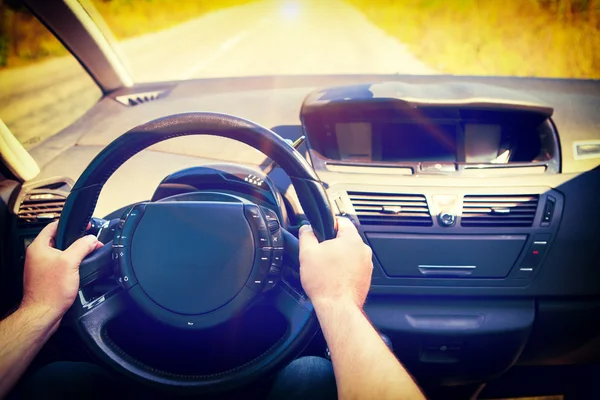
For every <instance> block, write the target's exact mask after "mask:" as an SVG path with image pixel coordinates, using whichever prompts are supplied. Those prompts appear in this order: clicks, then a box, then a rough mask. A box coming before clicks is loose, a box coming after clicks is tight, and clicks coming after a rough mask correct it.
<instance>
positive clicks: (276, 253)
mask: <svg viewBox="0 0 600 400" xmlns="http://www.w3.org/2000/svg"><path fill="white" fill-rule="evenodd" d="M282 263H283V250H282V249H274V250H273V254H272V256H271V267H270V268H269V274H271V275H280V274H281V268H282Z"/></svg>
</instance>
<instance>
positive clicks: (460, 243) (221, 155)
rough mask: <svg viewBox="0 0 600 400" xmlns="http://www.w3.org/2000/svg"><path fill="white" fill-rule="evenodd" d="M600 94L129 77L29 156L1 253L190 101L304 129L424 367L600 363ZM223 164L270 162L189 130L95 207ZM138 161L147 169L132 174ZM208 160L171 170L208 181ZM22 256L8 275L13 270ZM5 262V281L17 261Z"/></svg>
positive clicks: (502, 83)
mask: <svg viewBox="0 0 600 400" xmlns="http://www.w3.org/2000/svg"><path fill="white" fill-rule="evenodd" d="M158 89H160V90H165V91H166V93H168V94H166V95H165V96H164V97H163V98H161V99H160V100H157V101H156V102H150V103H148V104H144V105H141V106H137V107H132V108H128V107H126V106H123V105H122V104H120V103H118V102H117V101H115V100H114V97H115V96H120V95H126V94H128V93H129V92H132V91H135V90H140V91H148V90H158ZM199 93H201V95H200V94H199ZM525 93H526V94H525ZM598 93H600V85H599V84H596V83H585V84H584V83H583V82H562V81H558V80H548V81H545V80H534V79H514V78H513V79H508V78H506V79H504V78H488V79H483V78H481V79H480V78H468V77H463V78H458V77H426V78H425V77H373V76H365V77H304V78H298V77H295V78H292V77H278V78H277V79H267V78H252V79H251V78H248V79H240V80H239V82H238V85H237V87H236V89H235V91H234V90H233V89H232V86H231V85H230V83H228V82H225V81H220V80H210V81H195V82H183V83H172V84H167V85H164V86H162V87H158V86H157V85H155V86H153V87H150V86H147V87H146V86H143V85H142V87H140V88H130V89H123V90H120V91H117V92H116V93H114V94H111V95H109V96H106V97H105V98H104V99H103V100H101V101H100V103H99V104H98V105H97V106H96V107H95V108H94V109H93V110H92V111H91V112H90V113H89V114H88V115H86V116H85V117H83V118H82V120H81V121H80V122H78V123H77V124H75V125H73V126H71V127H69V128H67V129H66V130H65V131H64V132H62V133H59V134H58V135H57V136H56V137H54V138H52V139H51V140H50V141H49V142H48V143H47V144H42V146H38V147H36V148H34V149H33V150H32V151H31V153H32V154H33V155H34V157H35V158H36V160H37V161H38V162H39V163H40V165H41V167H42V173H41V175H40V178H39V179H38V180H36V181H35V182H31V183H28V184H25V185H23V186H20V187H16V188H15V187H13V188H12V189H11V190H13V192H12V193H14V194H13V195H12V196H10V200H7V204H8V211H9V213H10V215H12V219H11V221H12V222H10V224H12V225H11V233H10V237H11V238H12V239H11V241H10V245H9V246H8V245H5V246H6V247H7V249H8V248H10V250H7V251H6V252H5V251H4V250H3V257H8V258H10V257H13V255H14V259H16V260H18V259H19V258H20V259H21V261H22V257H23V255H24V248H25V246H26V244H27V241H29V240H31V238H32V237H34V236H35V234H36V232H38V231H39V229H40V226H41V225H42V224H41V223H40V222H39V221H38V216H37V215H35V216H34V219H32V220H31V221H30V222H32V223H30V222H27V218H26V216H27V215H26V212H27V211H28V210H27V208H31V209H32V210H29V211H35V213H37V214H52V215H53V218H55V217H57V216H58V215H59V214H60V198H59V197H56V198H52V199H50V198H46V199H44V198H36V197H33V198H32V196H34V195H47V194H53V195H57V196H66V195H68V190H69V187H70V185H72V182H73V181H74V180H76V179H77V177H78V175H79V174H80V173H81V171H82V170H83V168H84V167H85V166H86V165H87V163H88V162H89V161H90V160H91V158H92V157H93V156H94V155H95V154H97V152H98V151H99V150H100V149H101V148H102V147H104V146H105V145H106V144H108V143H109V142H110V141H111V140H113V139H114V138H116V137H117V136H118V135H119V134H121V133H123V132H125V131H126V130H127V129H128V128H129V127H131V126H134V125H137V124H138V123H141V122H144V121H146V120H149V119H152V118H156V117H160V116H163V115H166V114H172V113H177V112H184V111H189V110H190V109H196V110H210V111H218V112H226V113H230V114H235V115H240V116H242V117H245V118H248V119H251V120H254V121H256V122H258V123H261V124H264V125H266V126H268V127H270V128H272V129H273V130H274V131H275V132H277V133H279V134H280V135H281V136H283V137H285V138H287V139H291V140H295V139H297V138H298V137H300V136H302V135H306V138H307V143H306V146H305V148H302V149H301V151H302V152H303V154H305V155H306V157H307V158H308V159H309V160H310V162H311V163H312V165H313V167H314V169H315V171H316V172H317V174H318V176H319V177H320V178H321V180H322V181H323V182H324V183H325V184H326V186H327V191H328V195H329V198H330V200H331V202H332V206H333V208H334V210H335V211H336V214H337V215H339V216H345V217H348V218H350V219H352V220H353V221H354V222H355V223H356V225H357V227H358V229H359V232H360V233H361V235H362V237H363V239H364V241H365V242H366V243H368V244H369V245H370V246H371V247H372V248H373V251H374V258H373V262H374V270H373V277H372V288H371V292H370V297H369V300H368V302H367V305H366V313H367V314H368V315H369V318H370V319H371V320H372V321H373V323H374V325H375V326H376V327H377V328H378V329H379V330H380V331H382V332H383V333H385V334H387V335H388V336H389V337H390V338H391V340H392V342H393V344H394V349H395V351H396V354H397V355H398V356H399V357H400V359H401V360H402V361H403V362H404V363H405V364H406V365H407V366H408V367H409V369H410V371H411V373H413V374H415V375H416V376H418V377H421V376H424V377H427V378H428V379H432V380H437V381H439V382H442V383H444V384H461V383H468V382H476V381H478V380H487V379H491V378H493V377H495V376H498V375H500V374H501V373H502V372H504V371H506V370H507V369H508V368H510V367H511V366H513V365H515V364H521V365H549V364H577V363H582V362H590V361H591V362H597V361H598V360H600V351H599V348H598V346H596V345H595V343H596V341H597V340H598V338H600V327H599V326H598V324H597V323H596V322H595V321H597V319H598V318H600V286H599V285H598V282H600V264H599V263H600V247H599V246H597V243H598V238H599V237H600V224H599V223H598V221H600V207H599V204H598V197H597V194H598V193H600V168H599V167H598V165H599V160H600V159H599V158H598V154H596V153H594V152H595V151H596V150H594V149H597V148H600V147H598V146H600V144H598V141H599V140H598V139H599V137H600V136H599V134H598V131H597V126H598V124H600V118H599V116H598V114H597V109H598V107H600V96H599V95H598ZM265 105H269V107H265ZM44 146H46V147H44ZM66 159H68V160H69V161H70V163H68V162H66V161H64V160H66ZM215 160H219V161H223V160H226V161H229V162H239V163H242V164H244V165H247V166H250V167H251V168H254V169H257V170H258V169H260V168H261V167H264V166H265V165H268V164H269V162H268V161H269V160H265V159H264V157H263V156H261V155H260V154H256V153H255V152H251V151H249V150H247V149H243V148H241V147H239V146H237V145H235V144H232V143H220V142H211V143H210V144H207V142H203V141H202V139H194V140H191V139H190V140H188V139H186V140H182V141H181V142H179V139H177V140H174V141H173V142H172V143H165V144H164V145H163V144H161V146H160V147H158V148H156V149H153V150H151V151H148V152H144V153H143V154H141V155H140V157H139V158H136V159H132V160H131V164H127V165H125V166H124V167H123V168H124V170H125V171H124V173H123V175H122V177H120V176H115V181H113V182H109V185H107V186H106V188H105V191H103V193H102V196H101V199H100V202H99V205H98V207H97V209H96V212H97V214H96V216H99V217H104V216H106V215H107V214H108V213H109V212H110V211H113V210H116V209H118V208H120V207H122V206H125V205H127V204H129V203H134V202H136V201H140V200H144V199H149V198H151V197H152V196H153V193H154V190H155V189H156V188H157V187H158V186H159V184H160V183H161V182H162V181H163V179H164V178H165V177H166V176H169V174H173V172H174V171H176V170H183V171H185V170H188V168H189V167H194V166H198V165H201V164H209V163H214V162H215ZM223 168H225V167H223ZM140 171H143V174H144V175H143V176H144V179H131V178H130V177H131V176H136V175H135V174H138V175H137V176H140ZM196 172H198V171H196ZM196 172H194V173H181V174H173V175H171V176H170V179H174V180H175V181H177V182H175V183H177V184H181V183H184V184H188V183H189V182H195V183H194V184H193V185H191V186H192V187H198V185H200V183H199V182H200V181H201V179H200V178H199V176H198V174H197V173H196ZM57 176H61V177H66V178H67V179H66V181H67V182H64V184H59V183H57V181H56V179H55V177H57ZM61 179H62V178H61ZM179 179H181V182H180V181H178V180H179ZM268 179H269V182H270V183H269V185H271V184H272V187H273V188H276V189H277V191H278V192H279V193H281V195H282V197H281V198H280V199H278V200H277V201H278V202H281V204H284V205H285V206H284V207H283V209H284V210H286V211H287V216H285V215H284V216H283V218H285V219H286V220H287V219H288V218H289V223H291V224H294V223H296V222H298V221H297V220H295V218H296V215H298V216H300V218H301V217H302V210H301V208H300V207H299V205H298V203H297V200H296V199H295V194H294V191H293V188H292V187H291V185H290V182H289V180H288V179H287V177H286V176H285V175H284V174H282V173H281V170H280V169H278V168H275V169H274V170H273V172H272V173H270V174H269V178H268ZM62 180H63V181H65V179H62ZM59 181H60V179H59ZM111 181H112V180H111ZM69 182H70V183H69ZM163 183H164V182H163ZM111 185H113V186H111ZM171 189H172V188H171ZM179 189H181V187H179ZM179 189H178V190H179ZM161 190H170V188H169V187H168V186H163V187H161ZM51 200H52V201H51ZM52 207H56V208H52ZM8 258H4V259H3V260H2V261H3V267H2V268H3V270H2V271H3V274H4V273H5V272H7V271H6V269H7V268H6V266H7V265H9V264H10V263H12V264H15V262H14V261H9V260H8ZM8 273H9V275H3V276H8V277H9V279H8V280H4V281H3V282H7V281H11V280H12V281H14V280H16V279H18V276H19V274H20V271H19V270H18V269H16V268H15V269H12V270H10V271H8ZM0 283H1V282H0ZM2 284H3V285H5V283H2ZM7 290H8V289H7ZM11 290H12V291H13V292H15V293H16V289H15V288H14V285H13V286H12V289H11ZM4 293H9V292H6V291H4ZM14 296H16V294H14ZM442 348H443V349H446V350H440V349H442Z"/></svg>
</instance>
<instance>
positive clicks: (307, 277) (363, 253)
mask: <svg viewBox="0 0 600 400" xmlns="http://www.w3.org/2000/svg"><path fill="white" fill-rule="evenodd" d="M372 269H373V264H372V261H371V249H370V248H369V247H368V246H366V245H365V244H364V243H363V241H362V239H361V238H360V236H359V234H358V232H357V230H356V228H355V227H354V225H353V224H352V222H350V221H349V220H348V219H346V218H339V219H338V233H337V237H336V238H335V239H332V240H327V241H325V242H322V243H319V242H318V241H317V239H316V238H315V236H314V234H313V232H312V230H311V228H310V227H308V226H306V227H302V229H301V230H300V277H301V280H302V286H303V287H304V290H305V291H306V293H307V294H308V296H309V297H310V299H311V300H312V303H313V305H314V307H315V310H316V312H317V316H318V318H319V322H320V324H321V328H322V329H323V334H324V335H325V340H326V341H327V345H328V346H329V351H330V352H331V359H332V361H333V369H334V372H335V379H336V383H337V390H338V397H339V398H340V399H423V398H424V397H423V394H422V393H421V391H420V390H419V388H418V386H417V385H416V384H415V382H414V381H413V379H412V378H411V377H410V375H409V374H408V372H406V370H405V369H404V368H403V367H402V365H401V364H400V362H398V360H397V359H396V357H395V356H394V355H393V354H392V353H391V352H390V350H389V349H388V347H387V346H386V345H385V343H384V342H383V340H382V339H381V337H380V336H379V334H378V333H377V331H376V330H375V329H374V328H373V326H372V325H371V323H370V322H369V320H368V319H367V317H366V316H365V314H364V313H363V311H362V306H363V304H364V302H365V299H366V297H367V293H368V291H369V287H370V283H371V273H372Z"/></svg>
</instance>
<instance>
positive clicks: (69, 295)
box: [21, 222, 102, 320]
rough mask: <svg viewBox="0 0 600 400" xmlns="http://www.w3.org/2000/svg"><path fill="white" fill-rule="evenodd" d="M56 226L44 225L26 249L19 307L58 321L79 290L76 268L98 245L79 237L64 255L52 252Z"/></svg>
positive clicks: (93, 241)
mask: <svg viewBox="0 0 600 400" xmlns="http://www.w3.org/2000/svg"><path fill="white" fill-rule="evenodd" d="M57 227H58V222H53V223H51V224H49V225H47V226H46V227H45V228H44V229H43V230H42V231H41V232H40V234H39V235H38V236H37V238H36V239H35V240H34V241H33V242H32V243H31V245H29V247H28V248H27V254H26V257H25V270H24V274H23V300H22V302H21V306H25V307H34V308H37V309H42V310H45V312H46V313H47V316H48V317H50V318H54V319H56V320H59V319H61V318H62V316H63V315H64V313H65V312H66V311H67V310H68V309H69V307H71V305H72V304H73V301H74V300H75V297H76V296H77V291H78V289H79V264H81V261H82V260H83V259H84V258H85V256H87V255H88V254H90V253H91V252H93V251H94V250H95V249H97V248H99V247H102V243H101V242H99V241H98V239H97V238H96V237H95V236H93V235H88V236H85V237H82V238H81V239H79V240H77V241H76V242H74V243H73V244H72V245H71V246H69V248H68V249H66V250H65V251H60V250H57V249H56V248H54V238H55V237H56V230H57Z"/></svg>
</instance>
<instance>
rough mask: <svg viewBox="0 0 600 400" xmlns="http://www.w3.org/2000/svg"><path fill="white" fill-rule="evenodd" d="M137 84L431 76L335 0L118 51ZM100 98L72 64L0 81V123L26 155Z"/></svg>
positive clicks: (244, 9)
mask: <svg viewBox="0 0 600 400" xmlns="http://www.w3.org/2000/svg"><path fill="white" fill-rule="evenodd" d="M119 47H120V49H119V50H120V52H121V53H122V55H123V56H124V61H125V63H126V65H127V66H128V68H129V70H130V71H131V74H132V76H133V78H134V80H135V81H136V82H149V81H165V80H185V79H194V78H212V77H228V76H258V75H298V74H362V73H364V74H372V73H376V74H377V73H380V74H395V73H401V74H430V73H435V71H433V70H432V69H431V68H429V67H428V66H426V65H425V64H423V63H422V62H420V61H419V60H417V59H416V58H415V57H414V56H413V55H412V54H411V53H410V51H409V50H408V49H407V47H406V46H405V45H403V44H402V43H400V42H398V41H397V40H396V39H394V38H391V37H389V36H387V35H386V34H385V33H384V32H383V31H382V30H380V29H379V28H377V27H376V26H375V25H373V24H372V23H371V22H370V21H369V20H367V19H366V17H365V16H364V15H363V14H362V13H361V12H359V11H358V10H357V9H355V8H354V7H352V6H350V5H348V4H347V3H345V2H344V1H342V0H327V1H322V0H295V1H294V0H279V1H278V0H264V1H259V2H254V3H250V4H248V5H244V6H238V7H233V8H229V9H225V10H220V11H217V12H213V13H210V14H207V15H205V16H202V17H200V18H196V19H193V20H190V21H188V22H185V23H183V24H180V25H178V26H175V27H173V28H170V29H167V30H163V31H160V32H156V33H151V34H146V35H143V36H138V37H135V38H132V39H127V40H125V41H123V42H121V43H119ZM99 96H100V93H99V91H98V90H97V88H95V86H94V84H93V82H92V81H91V79H89V77H87V75H86V74H85V72H84V71H83V70H82V69H81V67H80V66H79V65H78V64H77V63H76V62H75V61H74V60H73V59H72V58H71V57H63V58H59V59H52V60H48V61H45V62H42V63H39V64H35V65H30V66H27V67H23V68H16V69H10V70H4V71H0V118H2V119H3V120H4V122H5V123H6V124H7V125H8V126H9V128H11V130H12V131H13V133H14V134H15V135H16V136H17V137H18V138H19V140H20V141H21V142H22V143H24V144H25V145H26V147H32V146H35V145H36V144H38V143H39V142H40V141H42V140H43V139H45V138H46V137H48V136H50V135H52V134H54V133H56V132H57V131H59V130H60V129H62V128H64V127H66V126H68V125H69V124H70V123H72V122H73V121H74V120H75V119H76V118H78V117H79V116H80V115H82V114H83V113H84V112H85V111H86V110H87V109H88V108H89V107H90V106H91V104H93V102H94V101H95V100H96V99H97V98H98V97H99Z"/></svg>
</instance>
